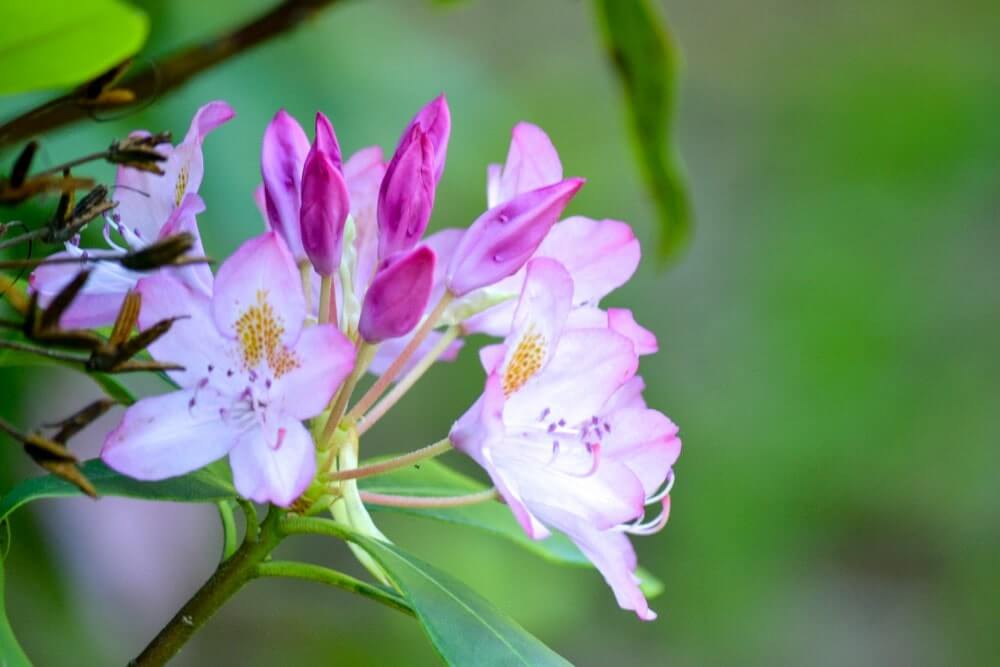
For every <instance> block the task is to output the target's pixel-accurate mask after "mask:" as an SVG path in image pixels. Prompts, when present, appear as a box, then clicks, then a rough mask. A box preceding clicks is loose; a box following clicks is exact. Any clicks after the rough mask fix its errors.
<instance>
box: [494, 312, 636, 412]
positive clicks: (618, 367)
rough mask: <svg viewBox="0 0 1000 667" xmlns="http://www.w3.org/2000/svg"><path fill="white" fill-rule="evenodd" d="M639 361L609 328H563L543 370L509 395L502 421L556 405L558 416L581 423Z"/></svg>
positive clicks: (618, 385) (601, 404)
mask: <svg viewBox="0 0 1000 667" xmlns="http://www.w3.org/2000/svg"><path fill="white" fill-rule="evenodd" d="M638 363H639V361H638V357H637V356H636V354H635V351H634V350H633V348H632V343H631V341H629V340H628V339H627V338H625V337H624V336H621V335H619V334H616V333H614V332H613V331H609V330H607V329H583V330H574V331H564V332H563V335H562V338H561V339H560V341H559V345H558V347H557V348H556V350H555V354H554V355H553V356H552V359H551V360H550V361H549V363H548V365H547V366H546V367H545V372H543V373H539V374H538V375H536V376H535V377H533V378H532V379H531V380H529V381H528V382H527V383H525V384H524V386H523V387H521V388H520V389H519V390H518V391H515V392H514V393H513V394H511V395H510V396H509V397H508V399H507V403H506V405H505V406H504V421H505V422H506V423H526V422H532V421H535V420H536V419H537V417H538V410H539V407H538V406H547V405H552V406H555V405H558V406H560V415H559V416H560V417H562V418H564V419H566V421H567V422H569V423H570V424H575V423H581V422H583V421H585V420H587V419H590V418H591V417H593V416H594V415H598V414H600V411H601V408H602V407H603V405H604V403H605V401H607V400H608V398H610V397H611V395H612V394H614V393H615V391H616V390H617V389H618V388H619V387H621V386H622V385H623V384H625V382H626V380H628V379H629V378H630V377H632V376H633V375H635V371H636V368H637V367H638Z"/></svg>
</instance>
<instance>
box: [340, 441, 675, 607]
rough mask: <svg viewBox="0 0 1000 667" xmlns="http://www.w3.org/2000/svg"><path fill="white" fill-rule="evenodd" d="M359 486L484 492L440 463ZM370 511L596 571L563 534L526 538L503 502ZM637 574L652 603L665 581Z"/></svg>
mask: <svg viewBox="0 0 1000 667" xmlns="http://www.w3.org/2000/svg"><path fill="white" fill-rule="evenodd" d="M358 486H359V487H360V488H361V489H362V490H364V491H371V492H374V493H385V494H390V495H401V496H449V495H464V494H467V493H475V492H476V491H481V490H482V489H484V488H485V487H484V486H483V485H482V484H480V483H479V482H477V481H476V480H474V479H472V478H471V477H466V476H465V475H463V474H461V473H458V472H456V471H454V470H452V469H451V468H448V467H447V466H445V465H443V464H441V463H438V462H437V461H425V462H423V463H421V464H420V466H419V467H416V466H414V467H410V468H403V469H400V470H396V471H393V472H391V473H387V474H385V475H378V476H377V477H368V478H365V479H361V480H359V481H358ZM368 509H369V510H371V511H373V512H393V513H397V514H407V515H410V516H418V517H424V518H427V519H435V520H437V521H443V522H446V523H451V524H457V525H461V526H469V527H470V528H475V529H478V530H483V531H486V532H488V533H491V534H493V535H497V536H499V537H503V538H505V539H508V540H510V541H511V542H513V543H514V544H517V545H518V546H520V547H522V548H524V549H527V550H528V551H531V552H532V553H534V554H537V555H539V556H541V557H542V558H544V559H546V560H548V561H550V562H553V563H557V564H561V565H575V566H580V567H593V565H592V564H591V562H590V561H589V560H588V559H587V557H586V556H584V555H583V553H581V552H580V550H579V549H578V548H577V546H576V545H575V544H573V542H572V541H570V539H569V538H568V537H566V536H565V535H563V534H562V533H559V532H556V531H553V533H552V535H551V536H550V537H548V538H547V539H544V540H533V539H531V538H530V537H528V536H527V535H526V534H525V532H524V530H523V529H522V528H521V526H520V525H519V524H518V523H517V520H516V519H514V516H513V515H512V514H511V513H510V510H509V509H507V507H506V506H505V505H503V504H502V503H500V502H486V503H478V504H475V505H465V506H461V507H433V508H404V507H388V506H384V505H369V506H368ZM636 575H637V576H638V577H639V579H640V580H641V583H640V588H641V589H642V592H643V593H644V594H645V595H646V597H649V598H652V597H655V596H657V595H659V594H660V593H661V592H663V584H662V582H660V581H659V580H658V579H657V578H656V577H654V576H653V575H652V574H650V573H649V572H647V571H645V570H644V569H642V568H639V570H638V571H637V572H636Z"/></svg>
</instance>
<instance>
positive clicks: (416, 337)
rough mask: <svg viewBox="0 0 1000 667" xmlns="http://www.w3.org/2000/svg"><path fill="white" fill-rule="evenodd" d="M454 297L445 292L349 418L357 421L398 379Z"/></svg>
mask: <svg viewBox="0 0 1000 667" xmlns="http://www.w3.org/2000/svg"><path fill="white" fill-rule="evenodd" d="M454 298H455V297H453V296H452V295H451V292H445V293H444V294H443V295H442V296H441V300H440V301H438V302H437V305H436V306H434V309H433V310H432V311H431V312H430V314H429V315H427V318H426V319H425V320H424V322H423V324H421V325H420V326H419V327H418V328H417V330H416V332H415V333H414V334H413V338H411V339H410V342H409V343H407V344H406V347H404V348H403V351H402V352H400V353H399V356H398V357H396V359H395V360H394V361H393V362H392V363H391V364H389V368H387V369H386V370H385V372H384V373H382V375H380V376H379V378H378V379H377V380H375V383H374V384H372V386H371V387H370V388H369V389H368V391H367V392H365V395H364V396H362V397H361V398H360V399H359V400H358V402H357V404H355V406H354V407H353V408H351V411H350V412H349V413H348V414H347V416H348V418H350V419H353V420H355V421H356V420H357V419H358V418H359V417H361V415H363V414H364V413H366V412H367V411H368V409H369V408H371V407H372V405H374V404H375V401H377V400H378V399H379V397H380V396H381V395H382V394H383V392H385V390H386V389H388V388H389V385H390V384H392V382H393V380H395V379H396V376H397V375H399V373H400V372H401V371H402V370H403V367H404V366H406V362H407V361H409V360H410V357H412V356H413V353H414V352H416V351H417V348H419V347H420V344H421V343H423V342H424V340H425V339H426V338H427V336H428V335H429V334H430V332H431V331H433V330H434V327H436V326H437V323H438V320H440V319H441V315H442V314H443V313H444V311H445V309H446V308H447V307H448V304H449V303H451V302H452V301H453V300H454Z"/></svg>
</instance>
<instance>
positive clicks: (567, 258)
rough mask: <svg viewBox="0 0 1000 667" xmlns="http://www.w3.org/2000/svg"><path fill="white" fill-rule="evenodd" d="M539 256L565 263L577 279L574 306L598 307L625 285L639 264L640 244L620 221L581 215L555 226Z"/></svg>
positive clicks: (543, 244)
mask: <svg viewBox="0 0 1000 667" xmlns="http://www.w3.org/2000/svg"><path fill="white" fill-rule="evenodd" d="M535 256H536V257H551V258H553V259H556V260H558V261H560V262H562V264H563V266H565V267H566V269H567V270H568V271H569V272H570V275H572V276H573V286H574V292H573V303H574V305H579V304H588V303H594V304H596V303H597V301H598V300H599V299H601V298H602V297H604V296H605V295H607V294H608V293H610V292H611V291H612V290H615V289H617V288H618V287H621V286H622V285H624V284H625V282H626V281H627V280H628V279H629V278H631V277H632V274H633V273H635V269H636V267H637V266H638V265H639V256H640V251H639V241H638V240H637V239H636V238H635V234H633V233H632V228H631V227H629V226H628V225H627V224H625V223H624V222H619V221H618V220H591V219H590V218H584V217H581V216H574V217H570V218H567V219H565V220H563V221H561V222H558V223H556V224H555V225H553V227H552V230H551V231H550V232H549V234H548V236H546V237H545V240H544V241H542V244H541V245H540V246H538V251H537V252H536V253H535Z"/></svg>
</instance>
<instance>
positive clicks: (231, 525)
mask: <svg viewBox="0 0 1000 667" xmlns="http://www.w3.org/2000/svg"><path fill="white" fill-rule="evenodd" d="M216 507H218V508H219V520H220V521H221V522H222V561H220V562H224V561H227V560H229V559H230V557H232V555H233V554H234V553H236V549H237V548H239V545H238V542H237V537H236V519H235V517H233V506H232V505H230V504H229V501H228V500H220V501H219V502H217V503H216Z"/></svg>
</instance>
